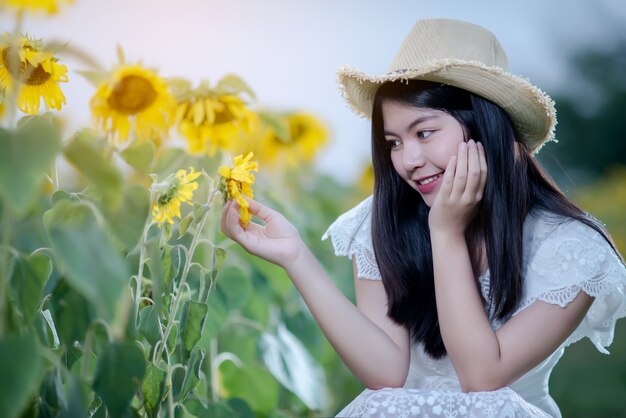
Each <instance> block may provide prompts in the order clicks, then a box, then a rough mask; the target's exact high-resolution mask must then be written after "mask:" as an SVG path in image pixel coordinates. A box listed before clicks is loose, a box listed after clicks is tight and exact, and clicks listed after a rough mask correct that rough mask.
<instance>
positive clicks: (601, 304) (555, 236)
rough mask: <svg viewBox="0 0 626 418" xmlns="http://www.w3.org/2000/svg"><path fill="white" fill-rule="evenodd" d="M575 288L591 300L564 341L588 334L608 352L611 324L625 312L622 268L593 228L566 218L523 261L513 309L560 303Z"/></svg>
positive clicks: (625, 274)
mask: <svg viewBox="0 0 626 418" xmlns="http://www.w3.org/2000/svg"><path fill="white" fill-rule="evenodd" d="M581 291H583V292H585V293H587V294H588V295H590V296H592V297H594V298H595V300H594V302H593V304H592V305H591V308H590V309H589V311H588V312H587V315H586V316H585V318H584V319H583V321H582V322H581V324H580V325H579V326H578V328H576V330H575V331H574V332H573V333H572V334H571V335H570V336H569V337H568V338H567V340H566V341H565V343H564V345H565V346H567V345H570V344H572V343H574V342H576V341H578V340H580V339H582V338H584V337H588V338H589V339H590V340H591V342H592V343H593V344H594V345H595V346H596V348H597V349H598V351H600V352H602V353H605V354H608V351H607V350H606V348H605V347H608V346H609V345H610V344H611V343H612V341H613V334H614V330H615V323H616V321H617V320H618V319H620V318H624V317H626V268H625V266H624V265H623V264H622V262H621V260H620V259H619V257H618V256H617V255H616V254H615V252H614V251H613V249H612V248H611V247H610V245H609V244H608V243H607V242H606V240H604V238H603V237H602V236H600V234H599V233H598V232H597V231H595V230H593V229H591V228H589V227H588V226H586V225H584V224H582V223H580V222H576V221H570V222H565V223H563V224H561V225H559V226H558V227H556V228H554V231H553V232H551V233H550V234H549V236H548V237H547V238H546V239H545V240H543V242H541V243H539V245H538V249H537V251H535V252H534V254H533V256H532V259H531V261H530V262H529V263H528V265H527V272H526V283H525V294H526V296H525V297H524V300H523V301H522V303H521V304H520V306H519V308H518V309H517V310H516V312H515V314H517V313H518V312H520V311H522V310H523V309H524V308H526V307H528V306H529V305H530V304H532V303H533V302H535V301H537V300H540V301H543V302H546V303H551V304H555V305H559V306H561V307H565V306H567V305H568V304H569V303H570V302H571V301H572V300H574V298H575V297H576V296H577V295H578V294H579V293H580V292H581ZM515 314H514V315H515Z"/></svg>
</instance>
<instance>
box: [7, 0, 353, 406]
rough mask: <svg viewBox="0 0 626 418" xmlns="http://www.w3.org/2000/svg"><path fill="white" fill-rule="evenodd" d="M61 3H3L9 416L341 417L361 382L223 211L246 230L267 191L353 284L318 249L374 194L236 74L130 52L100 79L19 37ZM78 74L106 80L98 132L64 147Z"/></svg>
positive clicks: (322, 136)
mask: <svg viewBox="0 0 626 418" xmlns="http://www.w3.org/2000/svg"><path fill="white" fill-rule="evenodd" d="M65 7H71V1H57V0H45V1H44V0H29V1H26V0H4V1H0V8H1V10H2V13H11V14H13V15H14V16H15V27H16V30H15V31H14V32H6V33H3V34H2V35H1V37H0V52H1V55H0V118H1V127H0V220H1V225H0V236H1V239H2V243H1V247H0V249H1V251H0V370H1V371H2V379H1V380H2V382H1V383H0V416H1V417H6V418H14V417H27V416H37V417H90V416H91V417H127V416H128V417H129V416H143V417H158V416H161V417H163V416H170V417H206V416H212V417H233V416H239V417H253V416H273V417H289V416H307V415H318V414H320V413H322V414H324V415H329V414H331V413H333V412H334V411H336V410H337V408H338V407H339V406H340V403H341V402H343V401H344V399H346V398H349V397H350V396H352V395H354V394H355V393H356V392H357V391H358V390H359V386H358V384H357V383H356V381H355V380H354V379H353V378H352V377H351V376H350V374H349V373H348V372H347V369H345V368H344V366H343V365H342V364H341V363H340V362H339V360H338V358H337V356H336V355H335V354H334V352H333V350H332V348H331V347H330V345H329V344H328V342H327V341H326V340H325V339H324V338H323V336H322V335H321V333H320V331H319V330H318V329H317V327H316V326H315V324H314V322H313V320H312V318H311V316H310V314H309V313H308V311H307V310H306V308H305V306H304V305H303V303H302V302H301V301H300V300H299V299H298V298H296V297H295V290H294V289H293V287H292V286H291V284H290V281H289V279H288V277H287V276H286V274H285V273H284V272H283V271H282V270H281V269H279V268H277V267H275V266H273V265H271V264H268V263H266V262H263V261H261V260H258V259H253V258H251V257H249V256H248V255H246V254H245V253H244V252H243V251H242V250H241V249H239V248H238V247H237V246H235V245H232V242H230V241H229V240H227V239H225V237H224V236H223V235H222V234H221V232H220V231H219V217H220V212H221V208H222V206H223V203H224V199H225V197H226V196H228V197H230V198H233V199H236V200H237V201H238V202H239V203H240V206H241V207H242V209H241V222H242V224H245V223H247V222H249V221H250V215H249V213H248V212H247V210H246V205H247V201H246V200H245V199H243V196H253V188H254V189H255V192H254V193H255V195H256V197H259V198H260V199H262V200H264V201H266V202H269V203H271V204H272V205H273V206H274V207H276V208H278V209H279V210H281V211H283V212H284V213H286V214H288V216H290V218H291V219H292V220H293V221H294V223H296V224H297V225H298V227H299V228H300V230H301V232H302V234H303V235H305V236H307V235H308V238H310V241H311V242H313V249H314V251H316V253H317V255H318V256H319V257H320V258H322V259H323V260H325V264H326V266H328V268H329V269H331V270H333V269H335V270H336V271H335V272H334V273H335V274H334V275H335V276H336V277H349V275H350V274H351V272H350V270H349V268H350V267H349V263H341V264H340V263H337V262H336V258H335V257H333V256H332V253H331V249H330V245H328V243H325V244H322V243H319V231H320V229H321V228H323V226H324V225H328V224H329V223H330V222H331V221H332V220H333V219H334V218H335V217H336V216H337V215H338V214H339V213H340V212H341V211H342V210H345V209H346V208H347V207H348V206H349V205H350V204H351V203H354V201H355V200H356V199H357V198H358V195H359V193H361V192H359V191H356V192H354V191H352V192H351V191H349V190H346V189H345V187H344V186H341V185H339V184H337V183H336V182H335V181H333V180H332V179H330V178H328V177H325V176H322V175H320V174H318V173H316V172H315V170H314V169H313V167H312V164H311V161H312V159H313V157H314V156H315V154H316V153H317V151H318V150H319V149H320V148H321V147H322V146H323V145H324V144H325V142H326V141H327V139H328V130H327V128H326V127H325V126H324V124H323V123H322V122H321V121H320V120H319V119H318V118H317V117H316V116H315V115H313V114H310V113H307V112H304V111H303V112H297V111H296V112H294V111H289V112H287V111H285V112H281V111H276V110H273V111H267V110H263V109H255V107H254V103H255V99H256V98H255V94H254V92H253V89H252V88H251V87H250V86H248V85H247V84H246V82H245V81H244V80H242V79H241V78H240V77H238V76H237V75H235V74H226V75H224V76H223V77H222V78H221V79H220V80H219V81H217V83H214V84H209V83H208V82H207V81H201V82H199V83H197V85H194V84H193V83H192V82H190V81H188V80H186V79H185V78H184V75H183V76H180V75H176V76H172V75H167V76H166V75H162V74H159V73H158V72H157V71H156V70H154V69H151V68H148V67H145V66H143V65H142V64H141V62H140V60H139V59H130V58H127V57H125V56H124V52H123V51H122V48H121V47H120V48H119V49H118V60H117V62H115V63H111V65H110V68H108V69H102V68H94V67H93V65H91V64H92V62H93V61H92V60H91V59H90V57H89V56H88V54H85V53H84V52H83V51H78V50H76V49H73V47H72V46H71V45H57V44H54V43H50V44H48V43H46V40H45V39H37V38H35V37H31V36H29V35H25V34H24V33H25V32H30V31H24V30H23V29H24V28H23V27H22V26H23V18H24V16H26V15H28V14H29V13H44V14H45V13H48V14H49V16H52V17H53V16H54V15H55V14H57V13H62V12H63V8H65ZM64 55H71V56H74V57H79V58H80V59H82V60H83V61H84V63H85V65H84V68H80V69H72V71H70V70H69V69H68V67H67V66H66V65H65V64H64V59H63V57H64ZM68 74H74V75H73V77H84V78H85V79H87V80H89V82H90V83H92V84H93V93H92V97H91V100H90V111H91V120H87V121H85V124H84V125H85V126H84V128H82V129H79V130H78V131H76V132H72V133H69V134H68V133H67V132H65V130H64V126H63V125H64V124H63V112H64V107H65V106H66V102H67V101H68V100H71V98H66V97H65V95H64V93H63V89H64V85H65V83H71V80H70V79H69V78H70V76H69V75H68ZM18 173H19V174H18ZM287 179H289V180H287ZM313 192H314V193H313ZM313 194H314V196H313ZM296 202H297V204H296ZM347 283H349V281H347ZM340 285H341V284H340ZM343 286H345V285H343ZM345 291H346V293H347V294H350V292H351V290H350V289H345ZM330 370H332V373H333V380H332V381H328V380H327V379H326V375H327V371H330Z"/></svg>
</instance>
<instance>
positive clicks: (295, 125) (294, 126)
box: [289, 122, 307, 142]
mask: <svg viewBox="0 0 626 418" xmlns="http://www.w3.org/2000/svg"><path fill="white" fill-rule="evenodd" d="M306 129H307V127H306V125H305V124H303V123H300V122H292V123H290V124H289V130H290V131H291V141H292V142H297V141H298V140H299V139H300V138H302V136H303V135H304V133H305V132H306Z"/></svg>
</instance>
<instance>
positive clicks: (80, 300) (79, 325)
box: [50, 279, 95, 368]
mask: <svg viewBox="0 0 626 418" xmlns="http://www.w3.org/2000/svg"><path fill="white" fill-rule="evenodd" d="M50 301H51V303H52V307H53V313H54V325H55V327H56V330H57V333H58V335H59V339H60V340H61V342H62V343H63V344H65V345H66V346H67V347H72V346H73V345H74V341H78V342H83V341H84V338H85V333H86V331H87V328H88V327H89V323H90V322H91V321H92V320H93V319H94V317H95V315H94V312H93V310H92V305H91V304H90V303H89V302H88V301H87V299H86V298H85V297H84V296H83V295H82V294H80V293H78V292H77V291H76V290H74V288H72V287H70V286H69V284H68V282H67V280H65V279H64V280H61V281H59V283H57V286H56V287H55V289H54V291H53V293H52V298H51V299H50ZM73 360H75V359H74V358H72V357H71V356H69V355H68V360H66V362H67V363H68V364H66V366H67V367H68V368H70V367H71V366H72V361H73Z"/></svg>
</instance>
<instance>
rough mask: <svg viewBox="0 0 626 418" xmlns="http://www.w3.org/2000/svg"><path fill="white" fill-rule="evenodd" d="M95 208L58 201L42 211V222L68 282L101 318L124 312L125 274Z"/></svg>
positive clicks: (124, 313) (126, 276) (124, 268)
mask: <svg viewBox="0 0 626 418" xmlns="http://www.w3.org/2000/svg"><path fill="white" fill-rule="evenodd" d="M95 210H96V209H95V208H93V207H91V206H88V205H87V204H86V203H80V202H69V201H60V202H59V203H57V204H56V205H54V207H53V208H52V209H50V210H49V211H47V212H46V213H45V214H44V217H43V222H44V226H45V227H46V230H47V232H48V235H49V237H50V242H51V244H52V248H53V250H54V252H55V255H56V257H57V259H58V262H59V264H61V266H62V267H63V270H64V271H65V272H66V273H67V281H68V283H69V284H70V285H71V286H72V287H73V288H75V289H76V290H78V291H79V292H80V293H82V294H83V295H85V297H87V299H89V301H90V302H91V303H92V304H93V305H94V306H95V308H96V310H97V312H98V313H99V314H100V315H101V316H102V317H103V318H104V319H105V320H111V319H112V318H114V317H117V318H120V319H123V317H124V315H126V314H127V309H126V308H128V307H127V306H125V302H126V303H127V302H128V301H127V300H125V298H122V295H123V294H124V293H123V292H124V291H128V289H127V286H126V280H127V278H128V276H129V274H128V272H127V271H126V266H125V264H124V260H123V259H122V256H121V255H120V253H119V251H118V250H117V248H116V247H115V245H114V244H113V243H112V241H111V239H110V237H109V236H108V234H107V232H106V231H105V230H104V229H103V228H104V227H103V225H102V224H101V223H100V222H98V219H97V212H95Z"/></svg>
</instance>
